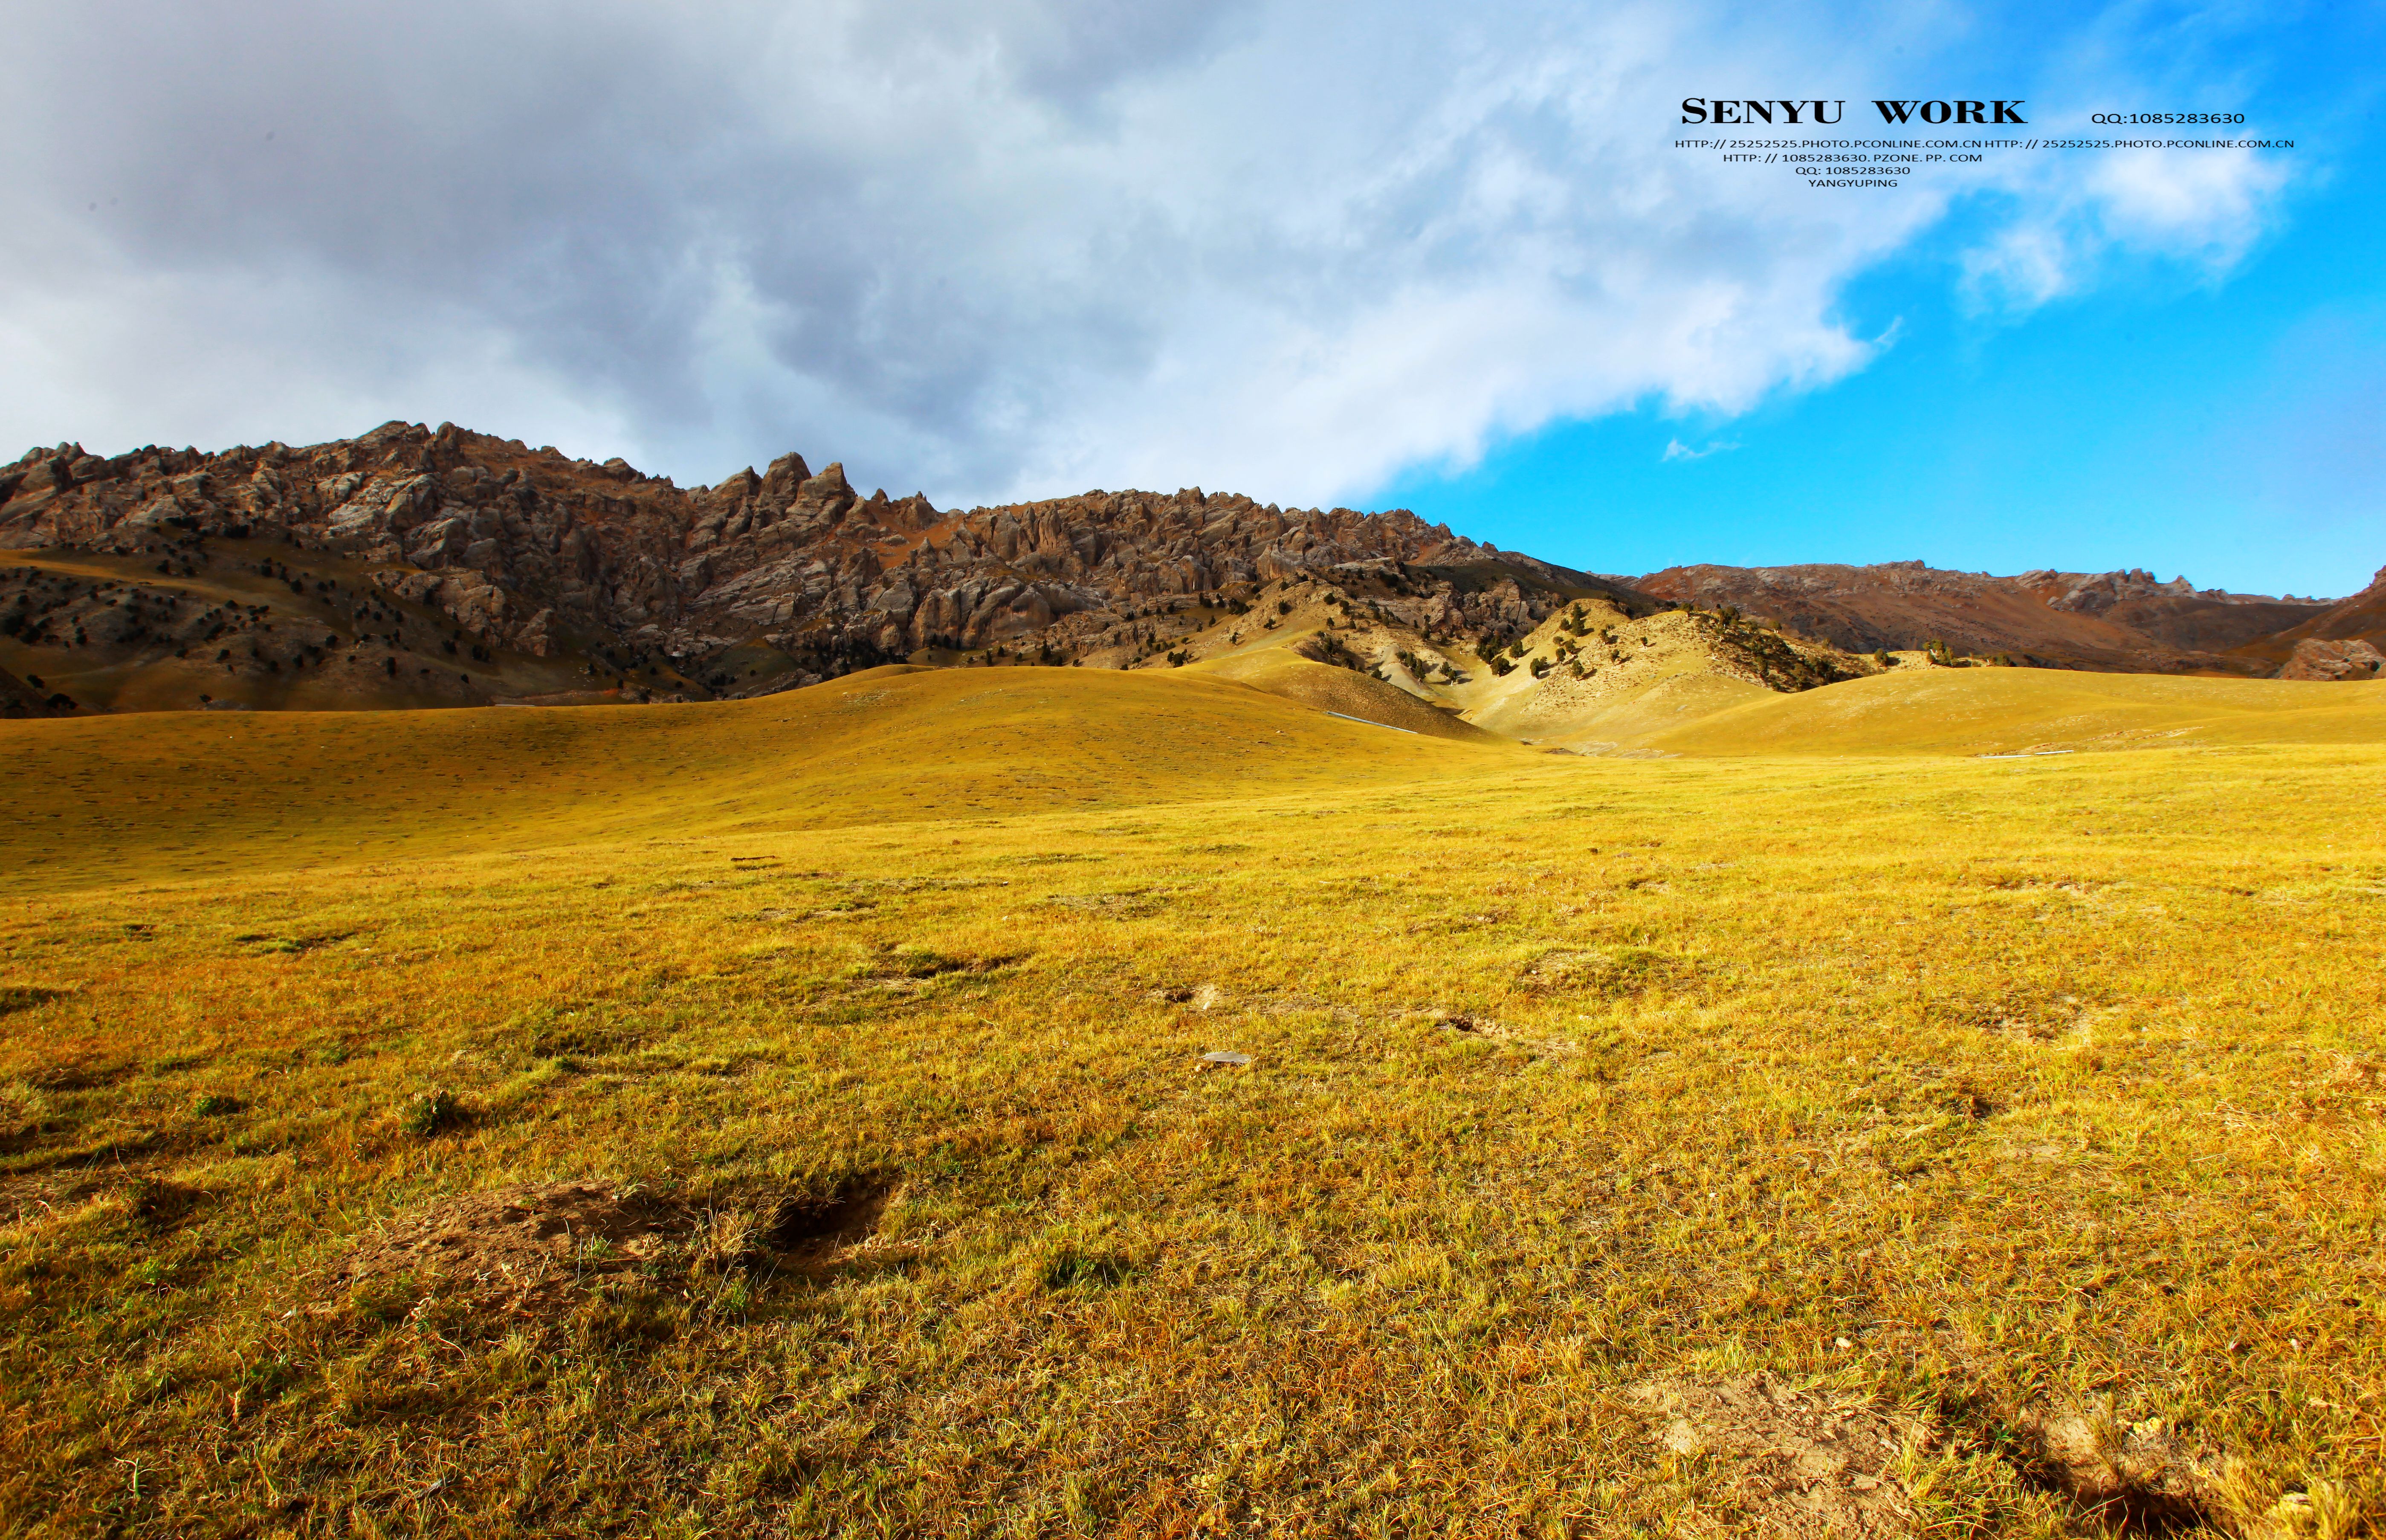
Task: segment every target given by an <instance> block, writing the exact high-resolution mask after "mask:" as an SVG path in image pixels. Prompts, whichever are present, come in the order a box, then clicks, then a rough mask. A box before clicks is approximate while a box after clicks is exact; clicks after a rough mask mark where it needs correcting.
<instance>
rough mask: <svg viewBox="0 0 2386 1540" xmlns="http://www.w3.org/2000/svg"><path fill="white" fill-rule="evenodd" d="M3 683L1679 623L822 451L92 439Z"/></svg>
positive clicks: (257, 681) (23, 548)
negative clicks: (1285, 616) (944, 497)
mask: <svg viewBox="0 0 2386 1540" xmlns="http://www.w3.org/2000/svg"><path fill="white" fill-rule="evenodd" d="M0 549H6V550H13V551H15V552H16V553H17V555H16V557H15V558H14V560H15V565H14V566H10V567H6V570H0V667H5V668H7V669H9V670H12V671H14V672H17V673H19V674H38V675H40V676H41V677H43V678H44V680H46V681H49V682H50V683H51V684H52V685H53V686H55V687H57V688H58V689H60V690H63V691H65V692H66V693H67V694H69V695H72V696H73V697H75V698H76V699H78V700H79V701H81V702H82V703H83V704H84V705H86V706H96V707H101V708H119V709H120V708H129V707H171V706H182V707H188V706H193V705H197V704H201V702H202V700H203V698H204V699H205V700H206V701H207V703H208V704H214V705H219V706H220V705H224V704H234V705H253V706H262V707H329V706H339V705H426V704H441V703H445V704H466V703H471V702H476V701H485V700H493V699H507V698H519V699H536V700H563V699H593V698H601V697H603V696H605V695H614V694H619V693H622V692H627V693H630V694H632V695H635V696H639V697H641V698H643V697H644V696H646V695H651V694H654V693H661V694H664V695H676V696H682V697H707V696H715V695H753V694H760V693H765V692H768V691H770V690H772V689H778V688H785V687H788V686H790V685H793V684H798V683H803V682H810V681H812V680H815V679H819V678H823V677H827V676H830V675H834V674H838V673H842V672H845V671H848V670H852V669H854V668H858V667H867V666H870V665H873V664H877V663H883V662H888V661H893V660H895V659H898V658H902V657H920V658H922V659H923V660H927V661H952V660H955V658H956V657H959V656H961V655H978V656H980V657H983V658H984V659H985V660H988V661H991V660H994V659H996V658H1002V659H1005V660H1009V659H1013V658H1018V657H1033V658H1034V659H1036V660H1038V661H1046V662H1083V663H1091V664H1098V665H1099V664H1108V665H1111V666H1125V665H1128V664H1132V663H1134V662H1136V661H1138V660H1143V659H1148V658H1149V657H1151V656H1152V655H1153V654H1155V653H1164V652H1165V651H1166V650H1167V649H1168V648H1169V646H1170V645H1172V643H1173V642H1174V641H1175V640H1176V639H1179V638H1182V637H1185V636H1188V635H1190V634H1192V633H1193V632H1197V631H1199V630H1201V629H1203V628H1204V627H1206V626H1208V625H1210V624H1211V623H1212V622H1213V621H1214V620H1216V619H1217V618H1218V617H1219V616H1221V615H1223V614H1228V613H1237V612H1238V611H1237V609H1236V607H1237V606H1245V607H1247V606H1249V605H1250V604H1251V603H1252V602H1253V601H1254V599H1255V597H1256V595H1257V593H1258V591H1259V590H1260V588H1261V587H1262V586H1263V585H1267V584H1270V583H1275V584H1278V585H1281V584H1284V583H1286V582H1289V581H1292V580H1296V579H1300V580H1318V581H1324V582H1339V583H1343V584H1345V585H1346V586H1354V587H1363V589H1364V591H1365V593H1366V595H1367V596H1368V597H1369V598H1370V600H1371V601H1378V602H1382V603H1385V604H1387V605H1388V606H1390V607H1391V608H1389V609H1388V610H1387V613H1388V614H1394V613H1397V615H1398V616H1399V617H1400V624H1402V625H1403V626H1407V627H1410V628H1412V629H1413V630H1415V631H1416V632H1417V633H1418V634H1420V635H1424V634H1435V635H1443V636H1456V635H1459V634H1462V633H1463V634H1464V635H1466V636H1468V637H1469V638H1472V639H1475V640H1476V641H1477V642H1478V643H1480V644H1482V645H1490V644H1491V643H1493V642H1496V641H1501V640H1507V639H1513V638H1514V637H1517V636H1520V635H1522V634H1524V633H1525V632H1529V631H1531V630H1532V629H1533V628H1534V627H1535V626H1536V625H1538V623H1539V622H1540V621H1542V620H1545V619H1547V618H1548V617H1549V616H1550V615H1551V613H1553V612H1554V610H1555V609H1556V608H1557V607H1560V606H1562V605H1563V604H1566V603H1570V602H1572V601H1574V600H1576V599H1581V598H1588V597H1601V598H1605V599H1608V600H1610V601H1612V602H1613V603H1614V604H1615V605H1617V606H1618V607H1620V608H1621V609H1622V610H1624V611H1625V612H1626V613H1635V612H1637V613H1645V612H1647V611H1648V610H1649V609H1651V607H1652V606H1651V602H1650V601H1649V600H1648V599H1646V598H1645V597H1643V596H1641V595H1636V594H1633V593H1632V592H1630V591H1629V590H1628V589H1626V588H1622V587H1620V586H1617V585H1615V584H1613V583H1611V582H1605V581H1602V580H1599V579H1595V578H1592V577H1590V576H1589V575H1587V574H1584V573H1580V572H1574V571H1571V570H1566V569H1563V568H1560V567H1555V566H1552V565H1551V564H1549V563H1546V562H1541V561H1537V560H1535V559H1533V558H1532V557H1523V556H1516V555H1513V554H1510V553H1503V552H1500V551H1497V550H1495V549H1493V548H1492V547H1489V546H1487V545H1476V543H1475V542H1473V541H1470V540H1466V539H1463V538H1462V537H1459V536H1456V535H1453V534H1451V533H1450V530H1449V529H1448V527H1447V526H1438V525H1429V524H1426V523H1425V521H1424V520H1420V519H1418V518H1416V517H1415V516H1414V515H1413V514H1411V513H1409V512H1406V511H1405V510H1395V511H1393V512H1389V513H1378V514H1362V513H1358V512H1354V511H1352V510H1351V509H1349V508H1336V509H1333V510H1331V511H1320V510H1316V509H1298V508H1296V509H1283V508H1278V507H1275V506H1274V505H1272V504H1270V505H1261V504H1259V503H1256V502H1254V501H1253V500H1252V499H1250V498H1249V497H1243V496H1233V495H1218V494H1210V493H1204V492H1202V491H1201V490H1200V489H1199V488H1192V489H1188V490H1186V491H1180V492H1176V493H1174V494H1156V493H1141V492H1117V493H1111V492H1090V493H1087V494H1086V495H1082V496H1078V497H1069V498H1061V499H1055V500H1052V501H1048V502H1039V503H1030V504H1023V505H1017V506H1013V507H991V508H973V509H970V510H968V511H966V512H954V511H944V510H939V509H937V508H936V507H933V506H931V505H930V504H929V502H928V500H927V499H926V498H924V497H922V496H918V495H913V496H910V497H904V498H899V499H891V498H889V497H888V496H887V495H886V494H885V493H884V492H876V493H873V494H872V495H869V496H867V497H864V496H862V495H860V494H859V493H858V492H857V491H856V490H855V489H854V488H853V487H852V486H851V485H850V484H848V482H847V481H846V478H845V473H844V470H843V469H842V468H841V467H840V466H837V465H834V464H832V465H829V466H826V467H824V468H823V469H822V470H819V471H818V472H814V471H813V470H811V469H810V467H809V466H807V465H806V463H805V461H804V459H803V457H801V456H799V455H785V456H783V457H780V458H779V459H777V460H774V461H772V464H771V466H770V468H769V470H767V471H761V472H757V471H755V470H751V469H748V470H742V471H740V472H738V473H737V474H736V475H734V476H732V477H730V478H728V479H727V480H726V481H723V482H722V483H721V484H719V485H718V486H713V487H699V488H694V489H684V488H681V487H677V486H674V485H672V482H670V481H668V480H663V479H657V478H653V477H648V476H644V475H641V474H640V473H639V472H637V471H636V470H633V469H632V468H631V467H629V466H628V465H626V464H624V463H623V462H622V461H621V460H618V459H615V460H609V461H607V462H606V463H605V464H603V465H596V464H592V463H590V462H587V461H584V460H573V459H570V458H567V457H564V456H562V455H560V454H559V453H558V452H556V451H555V450H553V449H532V448H529V447H527V446H526V445H524V444H521V443H520V442H518V441H510V440H504V439H496V438H492V437H489V436H486V435H483V434H478V433H472V432H465V431H463V430H460V429H458V428H456V427H454V426H453V425H452V424H451V425H447V426H443V427H441V428H440V429H439V430H437V431H436V432H433V431H431V430H429V429H426V428H422V427H421V426H417V425H410V424H407V423H400V422H392V423H388V424H385V425H383V427H381V428H378V429H375V430H374V431H373V432H370V433H367V434H365V435H363V436H362V437H360V438H358V439H353V440H345V441H341V442H338V443H333V444H317V445H314V446H311V447H308V448H303V449H294V448H291V447H289V446H287V445H283V444H268V445H266V446H264V447H262V448H249V447H242V448H238V449H232V450H229V451H226V452H224V453H221V454H202V453H199V452H197V451H195V450H190V449H181V450H175V449H158V448H146V449H141V450H136V451H134V452H132V453H130V454H125V455H119V456H114V457H98V456H94V455H87V454H84V453H82V450H81V449H80V448H79V447H78V446H76V445H72V444H66V445H61V446H59V447H57V448H56V449H41V450H35V451H33V452H32V453H30V454H28V455H26V456H25V457H22V458H20V459H19V461H18V462H17V463H16V464H15V465H13V466H10V467H7V468H6V469H5V470H0Z"/></svg>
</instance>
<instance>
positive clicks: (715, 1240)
mask: <svg viewBox="0 0 2386 1540" xmlns="http://www.w3.org/2000/svg"><path fill="white" fill-rule="evenodd" d="M893 1192H894V1188H893V1186H892V1184H891V1183H886V1182H884V1181H881V1180H879V1179H876V1178H869V1177H857V1178H852V1179H849V1180H848V1181H846V1182H844V1183H839V1184H837V1185H836V1186H835V1187H833V1188H831V1189H830V1190H828V1191H827V1192H826V1193H824V1194H806V1193H779V1194H766V1195H757V1196H753V1197H750V1198H745V1199H740V1200H736V1201H732V1202H726V1203H723V1202H712V1203H702V1202H697V1201H694V1200H691V1199H689V1198H687V1197H685V1196H681V1195H678V1194H674V1193H670V1192H663V1191H658V1190H655V1189H651V1188H646V1187H641V1186H638V1185H635V1184H629V1185H616V1184H614V1183H604V1182H559V1183H549V1184H546V1185H544V1186H520V1187H506V1188H500V1189H497V1190H496V1191H492V1192H485V1193H468V1194H464V1195H462V1196H457V1197H451V1198H446V1199H443V1200H441V1201H440V1202H437V1203H434V1204H433V1205H432V1206H431V1207H430V1208H425V1209H423V1210H422V1211H421V1212H420V1213H418V1214H415V1215H412V1216H409V1217H408V1218H405V1219H401V1220H398V1221H394V1222H393V1223H391V1224H389V1225H387V1226H385V1227H383V1229H382V1230H380V1231H379V1232H377V1233H374V1234H371V1235H369V1236H367V1237H366V1238H365V1239H364V1240H362V1241H361V1242H359V1243H358V1246H356V1248H355V1249H354V1250H352V1251H351V1252H350V1253H349V1254H348V1255H347V1257H346V1258H345V1259H343V1260H342V1261H341V1262H340V1264H339V1265H338V1266H337V1267H335V1268H334V1269H333V1271H332V1272H331V1273H330V1275H329V1279H328V1281H329V1282H330V1283H331V1284H332V1285H333V1288H334V1289H337V1290H343V1291H353V1290H356V1289H358V1288H359V1287H360V1286H362V1287H370V1286H371V1285H374V1284H395V1283H403V1282H416V1283H433V1284H434V1285H436V1286H437V1287H438V1288H439V1290H440V1292H441V1293H442V1294H443V1295H446V1296H462V1297H465V1298H468V1299H471V1300H474V1301H477V1302H483V1303H488V1304H494V1305H499V1306H503V1307H507V1308H512V1309H515V1310H518V1311H519V1310H524V1309H537V1308H542V1307H544V1308H553V1307H556V1306H559V1305H560V1304H562V1303H564V1302H566V1301H568V1300H569V1299H570V1298H571V1296H573V1295H575V1294H578V1293H581V1292H584V1291H585V1290H587V1289H589V1288H591V1287H593V1286H597V1285H599V1284H601V1283H602V1282H603V1281H604V1280H605V1279H607V1278H609V1277H611V1276H613V1275H615V1274H620V1273H627V1272H639V1273H643V1274H646V1275H647V1276H648V1277H650V1278H673V1277H687V1276H692V1275H697V1274H703V1273H720V1272H727V1271H733V1270H741V1269H742V1270H747V1271H764V1272H768V1271H779V1270H781V1269H785V1270H789V1271H799V1272H801V1271H815V1270H818V1269H821V1268H823V1267H826V1266H829V1265H833V1264H834V1263H835V1260H836V1259H837V1258H838V1257H839V1255H840V1253H842V1252H843V1251H844V1250H845V1249H846V1248H848V1247H849V1246H855V1245H857V1244H859V1243H860V1242H862V1241H864V1240H866V1239H868V1238H869V1236H870V1235H871V1234H872V1233H873V1232H874V1231H875V1230H876V1228H877V1225H878V1220H879V1216H880V1214H881V1213H882V1212H883V1211H884V1210H885V1206H886V1204H887V1202H888V1201H889V1199H890V1198H891V1197H892V1196H893Z"/></svg>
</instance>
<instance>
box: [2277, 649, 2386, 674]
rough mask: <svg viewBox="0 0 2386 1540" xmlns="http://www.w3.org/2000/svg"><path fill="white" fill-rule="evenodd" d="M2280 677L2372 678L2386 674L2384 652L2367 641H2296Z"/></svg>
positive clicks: (2385, 655)
mask: <svg viewBox="0 0 2386 1540" xmlns="http://www.w3.org/2000/svg"><path fill="white" fill-rule="evenodd" d="M2380 677H2386V654H2381V653H2380V652H2379V650H2378V649H2377V648H2376V647H2373V646H2371V645H2369V644H2368V643H2367V642H2362V641H2357V640H2356V641H2351V642H2320V641H2314V640H2309V639H2306V640H2304V641H2301V642H2298V643H2296V644H2295V650H2294V654H2293V656H2292V657H2289V658H2288V659H2287V662H2286V667H2284V668H2282V669H2280V670H2279V678H2280V679H2313V680H2371V679H2378V678H2380Z"/></svg>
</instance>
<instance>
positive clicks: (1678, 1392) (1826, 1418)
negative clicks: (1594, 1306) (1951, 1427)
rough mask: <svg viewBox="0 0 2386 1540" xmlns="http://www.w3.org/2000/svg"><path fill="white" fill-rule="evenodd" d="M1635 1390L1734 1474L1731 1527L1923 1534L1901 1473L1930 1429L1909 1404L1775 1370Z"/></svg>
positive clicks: (1654, 1419) (1664, 1440) (1681, 1443)
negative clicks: (1846, 1392)
mask: <svg viewBox="0 0 2386 1540" xmlns="http://www.w3.org/2000/svg"><path fill="white" fill-rule="evenodd" d="M1633 1396H1634V1398H1635V1399H1636V1400H1639V1402H1640V1403H1641V1404H1642V1405H1643V1406H1645V1407H1646V1408H1647V1409H1648V1410H1649V1414H1650V1424H1651V1434H1652V1435H1653V1436H1654V1437H1655V1438H1656V1440H1657V1441H1658V1442H1659V1443H1660V1444H1662V1445H1664V1446H1665V1447H1666V1448H1667V1449H1670V1450H1672V1451H1673V1452H1674V1453H1675V1454H1676V1455H1680V1456H1683V1457H1686V1458H1695V1457H1698V1456H1702V1455H1703V1456H1710V1457H1713V1458H1714V1459H1717V1460H1719V1461H1721V1462H1723V1464H1724V1465H1725V1466H1726V1468H1727V1470H1728V1471H1729V1472H1730V1474H1731V1480H1732V1496H1733V1498H1734V1499H1735V1509H1736V1512H1735V1513H1734V1514H1733V1515H1732V1516H1731V1521H1730V1522H1729V1524H1728V1525H1727V1527H1728V1528H1730V1529H1732V1530H1734V1531H1736V1532H1739V1533H1744V1534H1777V1535H1799V1536H1803V1535H1832V1536H1840V1537H1850V1536H1858V1537H1881V1540H1890V1537H1903V1536H1908V1535H1914V1534H1920V1533H1921V1530H1920V1527H1919V1524H1918V1522H1917V1519H1916V1515H1915V1510H1914V1505H1913V1504H1912V1502H1911V1501H1909V1500H1908V1497H1907V1495H1906V1491H1905V1488H1904V1486H1903V1484H1901V1483H1900V1482H1899V1481H1898V1479H1897V1476H1896V1474H1895V1472H1896V1471H1897V1469H1898V1466H1899V1464H1900V1462H1901V1459H1902V1458H1903V1455H1904V1454H1905V1452H1906V1451H1907V1450H1908V1449H1910V1448H1912V1447H1914V1446H1918V1445H1920V1444H1922V1443H1923V1442H1925V1441H1926V1440H1927V1439H1928V1437H1929V1434H1930V1430H1929V1428H1928V1426H1927V1425H1926V1424H1925V1423H1923V1422H1922V1421H1921V1420H1920V1419H1918V1418H1915V1417H1913V1416H1911V1415H1908V1414H1906V1413H1903V1412H1890V1411H1883V1410H1881V1409H1879V1408H1877V1407H1875V1406H1873V1405H1871V1404H1869V1403H1867V1402H1864V1401H1860V1400H1856V1399H1853V1398H1851V1397H1845V1396H1834V1395H1833V1394H1831V1393H1830V1392H1827V1391H1824V1390H1820V1389H1801V1388H1799V1387H1797V1386H1794V1385H1791V1384H1789V1383H1788V1382H1786V1381H1783V1380H1780V1379H1777V1378H1776V1377H1775V1376H1773V1375H1770V1374H1757V1375H1751V1376H1746V1377H1742V1378H1737V1379H1729V1380H1709V1381H1701V1380H1686V1379H1671V1380H1659V1381H1654V1382H1652V1383H1648V1384H1645V1385H1641V1386H1639V1387H1638V1388H1637V1389H1636V1390H1635V1391H1634V1392H1633Z"/></svg>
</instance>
